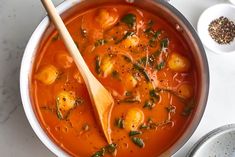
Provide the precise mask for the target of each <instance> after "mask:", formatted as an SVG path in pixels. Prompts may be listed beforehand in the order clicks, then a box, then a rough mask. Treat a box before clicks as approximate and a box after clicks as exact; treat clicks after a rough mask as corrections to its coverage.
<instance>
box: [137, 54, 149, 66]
mask: <svg viewBox="0 0 235 157" xmlns="http://www.w3.org/2000/svg"><path fill="white" fill-rule="evenodd" d="M137 62H138V63H139V64H142V65H146V64H147V57H146V56H145V57H142V58H140V59H139V60H138V61H137Z"/></svg>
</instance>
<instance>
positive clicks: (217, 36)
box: [208, 16, 235, 45]
mask: <svg viewBox="0 0 235 157" xmlns="http://www.w3.org/2000/svg"><path fill="white" fill-rule="evenodd" d="M208 31H209V35H210V36H211V38H212V39H214V40H215V41H216V42H217V43H218V44H221V45H222V44H230V43H231V42H232V41H233V40H234V38H235V23H234V22H233V21H231V20H229V19H228V18H227V17H224V16H221V17H219V18H217V19H215V20H213V21H212V22H211V23H210V24H209V28H208Z"/></svg>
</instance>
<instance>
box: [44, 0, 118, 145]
mask: <svg viewBox="0 0 235 157" xmlns="http://www.w3.org/2000/svg"><path fill="white" fill-rule="evenodd" d="M41 1H42V3H43V5H44V7H45V9H46V10H47V12H48V14H49V17H50V19H51V20H52V21H53V23H54V24H55V26H56V28H57V30H58V31H59V33H60V35H61V37H62V39H63V41H64V43H65V46H66V47H67V49H68V51H69V52H70V55H71V56H72V57H73V59H74V62H75V64H76V65H77V68H78V70H79V71H80V73H81V75H82V77H83V79H84V82H85V84H86V86H87V90H88V92H89V95H90V99H91V102H92V106H93V109H94V111H95V116H96V118H97V119H98V120H99V124H100V125H101V128H102V130H103V133H104V135H105V138H106V140H107V142H108V143H109V144H111V143H112V140H111V135H110V133H111V130H110V126H109V124H110V113H111V110H112V107H113V104H114V101H113V97H112V96H111V94H110V93H109V92H108V91H107V90H106V89H105V88H104V86H103V85H102V84H101V83H100V82H99V81H98V80H97V79H96V78H95V77H94V75H93V74H92V73H91V72H90V70H89V68H88V66H87V65H86V63H85V61H84V59H83V58H82V56H81V54H80V52H79V50H78V48H77V46H76V45H75V43H74V41H73V39H72V37H71V36H70V34H69V32H68V30H67V28H66V27H65V24H64V23H63V21H62V19H61V17H60V16H59V14H58V13H57V11H56V9H55V6H54V5H53V3H52V1H51V0H41Z"/></svg>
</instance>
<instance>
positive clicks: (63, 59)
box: [55, 52, 73, 69]
mask: <svg viewBox="0 0 235 157" xmlns="http://www.w3.org/2000/svg"><path fill="white" fill-rule="evenodd" d="M55 60H56V62H57V63H58V65H59V66H60V67H62V68H64V69H67V68H70V67H71V66H72V63H73V58H72V57H71V56H70V55H69V54H67V53H66V52H58V53H57V54H56V56H55Z"/></svg>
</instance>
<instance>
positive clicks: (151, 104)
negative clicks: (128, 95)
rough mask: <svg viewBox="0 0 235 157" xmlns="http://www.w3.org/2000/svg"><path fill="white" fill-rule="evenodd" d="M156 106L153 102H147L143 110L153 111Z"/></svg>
mask: <svg viewBox="0 0 235 157" xmlns="http://www.w3.org/2000/svg"><path fill="white" fill-rule="evenodd" d="M154 106H155V103H154V101H153V100H147V101H145V103H144V106H143V108H147V109H150V110H151V109H152V108H153V107H154Z"/></svg>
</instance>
